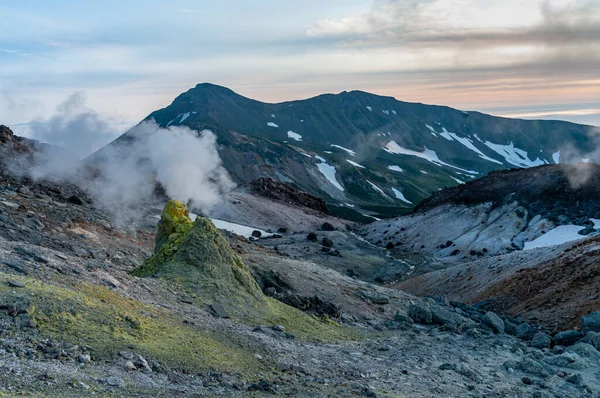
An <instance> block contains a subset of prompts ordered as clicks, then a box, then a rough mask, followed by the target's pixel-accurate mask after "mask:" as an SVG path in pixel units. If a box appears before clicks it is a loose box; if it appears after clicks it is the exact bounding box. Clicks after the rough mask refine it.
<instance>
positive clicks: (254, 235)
mask: <svg viewBox="0 0 600 398" xmlns="http://www.w3.org/2000/svg"><path fill="white" fill-rule="evenodd" d="M261 236H262V232H260V231H258V230H256V229H255V230H254V231H252V237H253V238H257V239H258V238H260V237H261Z"/></svg>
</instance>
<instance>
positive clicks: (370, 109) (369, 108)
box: [365, 106, 373, 112]
mask: <svg viewBox="0 0 600 398" xmlns="http://www.w3.org/2000/svg"><path fill="white" fill-rule="evenodd" d="M365 108H367V109H368V110H369V111H371V112H373V108H371V107H370V106H367V107H365Z"/></svg>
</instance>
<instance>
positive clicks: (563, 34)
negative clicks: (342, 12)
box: [306, 0, 600, 46]
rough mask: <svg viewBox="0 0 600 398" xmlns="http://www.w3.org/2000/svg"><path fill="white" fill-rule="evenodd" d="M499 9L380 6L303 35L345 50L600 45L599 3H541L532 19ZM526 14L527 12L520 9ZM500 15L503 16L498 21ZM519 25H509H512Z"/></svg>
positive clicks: (444, 2) (413, 0) (396, 2)
mask: <svg viewBox="0 0 600 398" xmlns="http://www.w3.org/2000/svg"><path fill="white" fill-rule="evenodd" d="M509 3H510V2H507V4H505V5H504V7H503V8H502V9H497V8H494V7H487V8H486V7H485V6H482V4H481V2H479V4H478V2H476V1H466V0H460V1H448V0H432V1H418V0H409V1H400V0H393V1H386V2H384V3H383V4H380V5H379V6H378V7H376V8H375V9H373V10H372V11H371V12H369V13H365V14H362V15H357V16H350V17H344V18H340V19H325V20H320V21H318V22H317V23H315V24H314V25H313V26H311V27H310V28H309V29H308V30H307V31H306V33H307V34H308V35H309V36H317V37H319V36H335V37H338V38H340V39H342V40H345V43H346V44H347V45H367V44H369V45H372V44H381V45H383V44H385V45H408V44H416V45H422V44H424V43H425V44H444V45H447V44H450V45H455V46H461V45H467V44H468V45H471V46H487V45H490V44H492V45H520V46H522V45H527V44H543V45H552V46H556V45H558V44H567V45H574V46H581V45H584V44H589V43H592V44H598V43H600V3H598V2H592V1H586V2H584V1H573V2H569V3H567V4H566V5H557V4H555V3H553V2H550V1H544V2H542V3H541V5H540V6H539V8H538V9H537V14H538V15H533V14H531V15H530V16H529V17H528V18H525V19H523V20H520V19H519V15H518V14H519V12H521V11H522V10H520V8H523V7H520V6H519V5H513V6H511V4H509ZM524 11H525V13H526V14H527V11H531V10H528V9H527V8H525V9H524ZM503 14H504V15H503ZM515 19H516V20H517V21H519V22H520V23H517V24H515V23H514V22H512V21H513V20H515Z"/></svg>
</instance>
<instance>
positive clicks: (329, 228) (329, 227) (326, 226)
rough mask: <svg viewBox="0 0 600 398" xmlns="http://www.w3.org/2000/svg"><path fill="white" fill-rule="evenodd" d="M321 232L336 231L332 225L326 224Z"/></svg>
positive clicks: (322, 226)
mask: <svg viewBox="0 0 600 398" xmlns="http://www.w3.org/2000/svg"><path fill="white" fill-rule="evenodd" d="M321 231H335V227H334V226H333V225H332V224H331V223H328V222H324V223H323V225H321Z"/></svg>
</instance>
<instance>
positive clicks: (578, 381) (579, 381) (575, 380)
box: [567, 373, 583, 387]
mask: <svg viewBox="0 0 600 398" xmlns="http://www.w3.org/2000/svg"><path fill="white" fill-rule="evenodd" d="M567 382H568V383H571V384H574V385H576V386H577V387H583V377H582V376H581V374H579V373H575V374H572V375H571V376H569V377H567Z"/></svg>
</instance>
